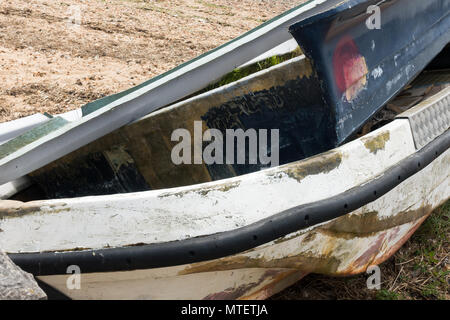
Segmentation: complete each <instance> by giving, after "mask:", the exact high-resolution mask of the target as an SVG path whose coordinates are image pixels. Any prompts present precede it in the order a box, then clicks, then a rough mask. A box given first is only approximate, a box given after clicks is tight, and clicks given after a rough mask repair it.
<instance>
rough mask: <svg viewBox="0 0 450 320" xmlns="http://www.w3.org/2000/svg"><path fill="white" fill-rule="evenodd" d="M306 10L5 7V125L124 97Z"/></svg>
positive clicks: (183, 1)
mask: <svg viewBox="0 0 450 320" xmlns="http://www.w3.org/2000/svg"><path fill="white" fill-rule="evenodd" d="M302 2H305V1H304V0H295V1H294V0H285V1H280V0H277V1H275V0H259V1H257V0H240V1H237V0H159V1H158V0H153V1H152V0H145V1H138V0H112V1H111V0H109V1H101V0H88V1H86V0H83V1H73V0H61V1H51V0H47V1H43V0H31V1H22V0H9V1H8V0H2V1H1V2H0V81H1V84H2V85H1V87H0V121H2V122H3V121H8V120H12V119H16V118H20V117H23V116H26V115H29V114H33V113H36V112H41V113H42V112H49V113H53V114H54V113H60V112H64V111H69V110H72V109H75V108H78V107H80V106H82V105H84V104H85V103H87V102H90V101H92V100H95V99H98V98H101V97H103V96H105V95H109V94H112V93H116V92H119V91H122V90H124V89H127V88H129V87H132V86H134V85H136V84H139V83H141V82H143V81H145V80H147V79H150V78H152V77H154V76H156V75H158V74H161V73H163V72H165V71H167V70H170V69H171V68H173V67H175V66H177V65H179V64H180V63H182V62H185V61H188V60H190V59H192V58H194V57H196V56H198V55H200V54H202V53H204V52H206V51H209V50H211V49H213V48H215V47H217V46H219V45H221V44H223V43H225V42H227V41H229V40H231V39H233V38H235V37H236V36H239V35H241V34H242V33H244V32H246V31H248V30H250V29H252V28H254V27H256V26H258V25H259V24H261V23H262V22H264V21H266V20H268V19H270V18H272V17H274V16H276V15H278V14H280V13H282V12H284V11H286V10H288V9H290V8H292V7H294V6H295V5H297V4H299V3H302Z"/></svg>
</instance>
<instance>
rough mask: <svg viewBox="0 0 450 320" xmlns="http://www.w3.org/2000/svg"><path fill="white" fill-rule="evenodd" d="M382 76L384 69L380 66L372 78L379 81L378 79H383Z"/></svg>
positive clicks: (373, 72)
mask: <svg viewBox="0 0 450 320" xmlns="http://www.w3.org/2000/svg"><path fill="white" fill-rule="evenodd" d="M382 75H383V69H382V68H381V66H378V67H377V68H375V69H373V71H372V77H373V78H374V79H377V78H379V77H381V76H382Z"/></svg>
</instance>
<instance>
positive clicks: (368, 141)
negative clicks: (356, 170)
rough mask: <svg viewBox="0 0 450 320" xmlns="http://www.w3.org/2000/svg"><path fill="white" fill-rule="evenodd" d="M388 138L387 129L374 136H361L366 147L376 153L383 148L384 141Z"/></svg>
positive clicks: (389, 136)
mask: <svg viewBox="0 0 450 320" xmlns="http://www.w3.org/2000/svg"><path fill="white" fill-rule="evenodd" d="M390 138H391V133H390V132H389V131H383V132H382V133H380V134H378V135H377V136H375V137H366V138H362V139H361V141H362V142H363V143H364V146H365V147H366V149H368V150H370V152H372V153H375V154H376V153H377V152H378V151H380V150H384V148H385V146H386V142H388V141H389V139H390Z"/></svg>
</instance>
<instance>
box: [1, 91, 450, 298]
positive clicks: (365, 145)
mask: <svg viewBox="0 0 450 320" xmlns="http://www.w3.org/2000/svg"><path fill="white" fill-rule="evenodd" d="M449 125H450V88H447V89H444V90H442V91H441V92H440V93H439V94H437V95H435V96H433V97H431V98H430V99H427V100H426V101H424V102H422V103H420V104H419V105H417V106H416V107H414V108H413V109H411V110H410V111H408V112H406V113H405V114H402V115H400V116H399V117H398V118H397V119H396V120H395V121H393V122H391V123H389V124H388V125H385V126H384V127H382V128H380V129H378V130H376V131H374V132H372V133H370V134H368V135H366V136H364V137H362V138H360V139H358V140H355V141H352V142H350V143H348V144H345V145H343V146H341V147H339V148H337V149H334V150H332V151H330V152H327V153H325V154H321V155H318V156H315V157H312V158H309V159H306V160H302V161H298V162H294V163H291V164H288V165H284V166H281V167H276V168H271V169H267V170H263V171H259V172H256V173H252V174H248V175H244V176H240V177H235V178H231V179H226V180H222V181H217V182H210V183H205V184H201V185H196V186H188V187H181V188H174V189H167V190H154V191H147V192H140V193H135V194H126V195H120V194H119V195H110V196H97V197H84V198H78V199H77V198H74V199H61V200H46V201H35V202H29V203H22V202H14V201H0V228H1V229H2V230H3V232H1V233H0V245H1V246H2V247H3V248H4V249H5V250H6V251H7V252H9V253H10V256H11V257H12V258H13V260H14V261H15V262H16V263H18V264H19V265H20V266H22V267H23V268H25V269H26V270H29V271H32V272H33V273H34V274H35V275H37V276H39V278H40V279H41V280H42V281H44V282H46V283H47V284H49V285H51V286H53V287H55V288H56V289H58V290H60V291H61V292H63V293H65V294H66V295H68V296H70V297H72V298H75V299H118V298H120V299H169V298H170V299H247V298H259V299H263V298H267V297H269V296H270V295H272V294H274V293H276V292H278V291H280V290H281V289H283V288H285V287H286V286H288V285H290V284H292V283H294V282H295V281H297V280H298V279H300V278H301V277H303V276H304V275H305V274H308V273H311V272H315V273H322V274H329V275H351V274H357V273H360V272H363V271H365V270H366V269H367V267H368V266H370V265H376V264H379V263H382V262H383V261H385V260H386V259H387V258H389V257H390V256H391V255H392V254H393V253H394V252H395V251H396V250H397V249H398V248H400V246H401V245H403V243H404V242H405V241H406V240H407V239H408V238H409V237H410V236H411V235H412V233H413V232H414V231H415V230H416V229H417V228H418V227H419V226H420V224H421V223H422V222H423V221H424V220H425V219H426V217H427V216H428V215H429V214H430V213H431V212H432V211H433V209H435V208H436V207H438V206H439V205H441V204H442V203H443V202H445V201H446V200H447V199H448V198H449V197H450V184H449V182H450V180H449V174H450V166H449V163H450V151H449V144H450V136H449V131H448V128H449ZM436 146H438V147H436ZM424 155H426V156H424ZM430 157H431V158H430ZM426 159H428V160H427V161H428V162H427V161H425V160H426ZM411 166H413V167H415V168H411ZM398 168H400V169H398ZM408 168H409V169H408ZM397 169H398V170H397ZM396 170H397V171H396ZM408 170H410V171H408ZM411 170H413V171H411ZM397 172H401V173H400V174H398V177H397ZM406 172H414V174H410V175H407V176H404V175H403V173H405V174H406ZM393 174H395V176H393ZM383 179H391V180H392V181H397V182H395V183H393V182H392V181H391V180H389V181H391V182H390V183H391V185H392V186H393V187H389V190H384V189H383V185H379V187H380V189H377V188H372V187H371V186H372V185H373V184H374V183H375V182H376V181H385V180H383ZM386 181H387V180H386ZM375 186H376V183H375ZM368 188H369V189H368ZM361 190H366V191H367V190H370V193H371V194H370V195H369V196H368V198H367V199H369V200H367V199H366V201H365V203H364V204H363V205H357V204H356V203H359V202H357V201H356V202H354V203H353V202H352V201H350V202H346V201H347V200H345V199H351V197H350V198H349V197H348V195H350V196H352V195H357V194H358V193H360V192H361ZM366 191H364V192H366ZM242 195H245V197H243V196H242ZM330 199H331V200H330ZM333 199H335V200H333ZM341 199H342V200H341ZM370 199H372V200H370ZM327 201H335V203H336V206H334V207H333V208H334V209H335V210H330V211H328V212H325V214H326V215H327V217H330V216H334V218H333V219H328V218H327V219H324V220H323V221H322V222H320V223H316V222H315V221H316V215H317V216H319V215H321V214H323V213H324V212H319V211H317V208H318V207H317V206H314V204H315V203H319V204H320V203H323V202H327ZM293 207H296V208H299V209H298V210H297V209H296V210H297V211H296V210H291V209H290V208H293ZM305 208H306V209H305ZM343 208H345V212H344V213H345V214H344V213H343V212H342V210H343ZM302 210H303V211H305V210H306V211H307V212H308V215H304V214H303V213H302V212H303V211H302ZM308 210H309V211H308ZM333 211H335V212H333ZM279 212H282V213H287V214H284V216H283V219H285V220H286V221H290V220H289V219H291V218H292V217H293V216H295V215H299V217H300V218H302V219H305V220H308V221H310V224H311V226H310V227H307V228H298V230H296V231H294V232H289V233H285V234H283V235H282V236H277V237H273V239H270V240H269V241H266V240H264V241H263V240H261V238H264V239H267V238H265V237H266V236H267V235H266V234H265V233H264V232H261V233H259V231H258V230H259V229H264V228H266V229H267V228H269V230H270V228H273V233H274V234H279V233H277V232H278V231H277V227H276V226H275V225H276V223H278V222H280V221H278V220H277V216H279V215H280V214H279ZM309 215H310V216H309ZM294 218H295V217H294ZM269 219H270V220H269ZM283 219H282V220H281V223H283ZM272 221H273V227H271V225H272ZM277 221H278V222H277ZM68 225H70V226H71V227H70V228H68V227H67V226H68ZM303 225H304V224H303ZM254 226H256V227H254ZM63 227H64V233H63V234H61V233H56V232H54V231H55V230H63V229H62V228H63ZM252 228H253V229H252ZM258 228H259V229H258ZM279 229H283V227H280V228H279ZM242 230H243V231H242ZM247 230H250V231H254V233H248V235H249V237H248V238H246V237H243V238H242V239H243V240H244V243H237V245H238V244H239V245H240V247H238V249H235V248H231V251H233V250H235V251H238V252H232V253H229V254H226V253H223V254H221V253H220V252H222V251H223V252H231V251H226V250H225V249H226V246H227V243H228V242H227V241H235V239H229V238H230V237H231V236H232V235H234V234H233V232H236V237H240V233H241V232H247ZM283 230H285V229H283ZM269 233H270V232H269ZM228 234H230V235H231V236H227V235H228ZM252 234H253V236H251V235H252ZM227 237H228V238H227ZM208 239H211V242H212V245H213V246H212V247H211V248H214V244H215V245H216V250H214V249H211V248H209V249H208V248H207V245H208V243H207V240H208ZM191 240H192V241H191ZM196 241H197V242H196ZM198 241H200V242H201V241H204V242H203V243H200V244H201V245H205V248H206V249H205V250H203V251H202V247H201V246H197V247H196V245H198V243H199V242H198ZM253 242H254V243H255V245H253V244H252V243H253ZM185 243H188V244H189V245H187V246H186V247H185V248H186V250H189V252H184V251H183V250H185V249H184V248H182V250H178V249H177V248H176V247H177V246H180V247H182V246H183V244H185ZM165 244H168V245H169V247H167V248H168V251H170V250H172V249H173V250H172V251H173V252H174V253H177V254H178V255H179V256H180V257H177V256H172V257H170V256H169V257H165V259H166V260H164V259H160V256H158V258H157V256H155V259H154V260H153V259H152V257H153V256H152V252H153V253H154V252H155V251H152V250H153V248H155V246H159V245H163V246H164V245H165ZM191 245H192V248H196V249H191V247H190V246H191ZM174 247H175V249H174ZM224 248H225V249H224ZM239 248H244V249H243V250H240V249H239ZM245 248H247V249H245ZM146 250H149V251H146ZM177 250H178V251H177ZM224 250H225V251H224ZM39 252H41V253H39ZM127 252H134V253H136V252H138V253H139V252H140V253H141V255H140V256H138V255H136V254H128V255H127ZM146 254H147V255H146ZM121 255H123V256H121ZM169 255H170V252H169ZM208 256H210V257H215V256H217V257H215V258H211V259H206V258H204V257H208ZM76 257H78V258H80V260H77V258H76ZM202 257H203V258H202ZM66 258H67V259H66ZM170 259H174V261H181V260H183V259H184V260H185V261H188V262H187V263H174V264H173V265H167V264H169V263H167V261H170ZM189 261H191V262H189ZM65 263H67V264H68V265H72V264H73V265H79V266H80V269H81V287H80V289H74V290H72V289H68V287H67V281H68V280H70V277H71V276H72V275H71V274H66V272H65V270H63V269H64V268H66V267H67V265H66V264H65ZM124 263H125V264H124ZM126 264H129V266H128V267H123V266H124V265H126ZM158 264H166V265H163V266H158ZM145 265H147V267H143V266H145ZM53 268H56V269H58V272H54V273H52V272H51V270H53ZM56 269H55V270H56ZM194 288H195V289H194Z"/></svg>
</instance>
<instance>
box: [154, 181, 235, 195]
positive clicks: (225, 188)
mask: <svg viewBox="0 0 450 320" xmlns="http://www.w3.org/2000/svg"><path fill="white" fill-rule="evenodd" d="M240 184H241V182H240V181H234V182H231V183H223V184H220V185H214V186H210V187H203V188H197V189H190V190H186V191H180V192H174V193H171V192H167V193H163V194H160V195H159V196H158V198H166V197H179V198H182V197H184V196H185V195H187V194H191V193H196V194H199V195H201V196H203V197H206V196H207V195H208V194H209V193H210V192H212V191H219V192H228V191H230V190H232V189H234V188H237V187H239V185H240Z"/></svg>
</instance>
